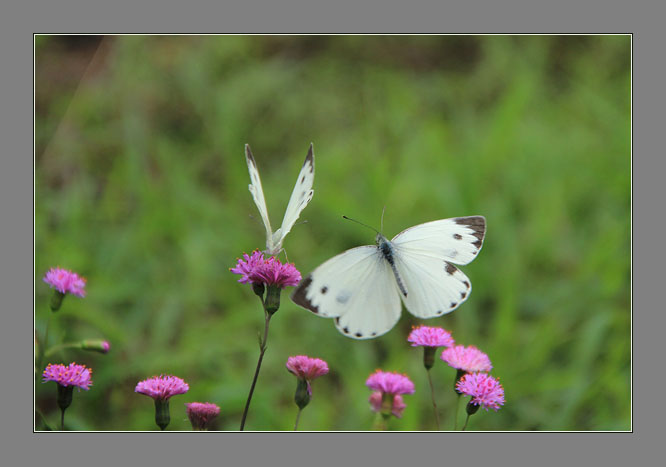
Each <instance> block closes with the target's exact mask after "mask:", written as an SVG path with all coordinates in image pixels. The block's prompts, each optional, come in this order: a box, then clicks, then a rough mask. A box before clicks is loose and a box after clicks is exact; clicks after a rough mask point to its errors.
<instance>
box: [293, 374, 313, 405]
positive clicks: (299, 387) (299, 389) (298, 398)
mask: <svg viewBox="0 0 666 467" xmlns="http://www.w3.org/2000/svg"><path fill="white" fill-rule="evenodd" d="M311 393H312V391H311V390H310V383H308V381H307V380H305V379H303V378H298V383H296V394H294V402H296V405H297V406H298V408H299V409H303V408H304V407H305V406H306V405H308V404H309V403H310V395H311Z"/></svg>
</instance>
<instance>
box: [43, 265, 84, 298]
mask: <svg viewBox="0 0 666 467" xmlns="http://www.w3.org/2000/svg"><path fill="white" fill-rule="evenodd" d="M44 282H46V283H47V284H49V286H51V288H52V289H56V290H57V291H58V292H60V293H62V294H66V293H71V294H74V295H78V296H79V297H85V295H86V291H85V290H84V288H85V286H86V280H85V279H84V278H83V277H81V276H79V275H78V274H77V273H75V272H72V271H69V270H67V269H62V268H51V269H49V270H48V272H47V273H46V275H45V276H44Z"/></svg>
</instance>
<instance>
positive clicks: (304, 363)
mask: <svg viewBox="0 0 666 467" xmlns="http://www.w3.org/2000/svg"><path fill="white" fill-rule="evenodd" d="M287 370H289V372H290V373H292V374H293V375H295V376H297V377H299V378H300V379H303V380H305V381H306V382H307V389H308V395H309V396H312V388H311V387H310V381H312V380H314V379H317V378H319V377H320V376H323V375H325V374H326V373H328V364H327V363H326V362H325V361H324V360H322V359H320V358H310V357H308V356H307V355H297V356H295V357H289V358H288V359H287Z"/></svg>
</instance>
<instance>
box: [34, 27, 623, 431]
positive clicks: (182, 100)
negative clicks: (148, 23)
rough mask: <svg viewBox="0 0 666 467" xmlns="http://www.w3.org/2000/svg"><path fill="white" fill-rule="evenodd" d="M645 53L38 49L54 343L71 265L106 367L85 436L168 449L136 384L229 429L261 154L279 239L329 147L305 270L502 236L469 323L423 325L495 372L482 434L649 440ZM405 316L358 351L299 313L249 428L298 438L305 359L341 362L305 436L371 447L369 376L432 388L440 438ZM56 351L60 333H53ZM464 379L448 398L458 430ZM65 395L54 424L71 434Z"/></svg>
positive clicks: (417, 40) (44, 260)
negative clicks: (57, 299)
mask: <svg viewBox="0 0 666 467" xmlns="http://www.w3.org/2000/svg"><path fill="white" fill-rule="evenodd" d="M630 47H631V44H630V38H629V37H627V36H591V37H585V36H566V37H554V36H518V37H503V36H480V37H474V36H461V37H456V36H443V37H438V36H414V37H411V36H396V37H393V36H379V37H373V36H332V37H328V36H314V37H309V36H294V37H291V36H268V37H261V36H223V37H212V36H195V37H186V36H177V37H169V36H159V37H142V36H118V37H104V38H102V37H85V36H75V37H67V36H55V37H49V36H37V38H36V44H35V50H36V90H35V97H36V116H35V118H36V127H35V141H36V169H35V170H36V173H35V176H36V200H35V202H36V218H35V223H36V230H35V235H36V239H35V241H36V271H35V274H36V276H35V281H36V325H37V329H38V331H39V332H40V333H41V332H43V328H44V325H45V322H46V317H47V315H48V300H49V298H50V290H49V289H48V287H47V286H46V285H45V284H43V282H41V277H42V276H43V274H44V273H45V271H46V270H47V269H48V268H49V267H51V266H55V265H60V266H62V267H67V268H71V269H73V270H75V271H77V272H79V273H81V274H83V275H85V276H86V277H87V278H88V288H87V289H88V296H87V297H86V298H85V299H78V298H72V297H69V298H67V299H66V301H65V303H64V305H63V309H62V311H60V312H59V313H58V316H57V317H56V319H55V320H54V323H53V324H54V326H53V328H52V330H51V336H52V338H53V342H61V341H70V340H76V339H82V338H88V337H104V338H107V339H109V340H110V341H111V343H112V351H111V353H109V354H108V355H104V356H102V355H90V354H81V353H77V352H73V351H70V352H68V353H63V354H61V355H60V359H53V360H52V361H54V362H55V361H64V362H69V361H72V360H75V361H77V362H80V363H86V364H88V365H89V366H92V368H93V369H94V374H93V376H94V378H93V379H94V387H93V389H92V390H90V391H89V392H86V393H81V394H76V395H75V400H74V403H73V405H72V407H71V408H70V409H69V410H68V415H67V418H68V423H69V424H70V426H71V428H72V429H83V430H90V429H99V430H152V429H155V428H156V427H155V425H154V421H153V404H152V401H150V400H149V399H148V398H147V397H145V396H142V395H137V394H135V393H134V392H133V390H134V386H135V385H136V383H137V382H138V381H139V380H140V379H144V378H146V377H149V376H152V375H155V374H159V373H173V374H175V375H178V376H180V377H182V378H184V379H185V380H186V381H187V382H189V383H190V387H191V389H190V392H189V393H188V394H186V395H184V396H177V397H175V398H174V399H172V403H171V407H172V409H171V411H172V421H171V425H170V426H169V429H185V430H187V429H188V427H189V423H188V422H187V421H186V420H185V418H186V417H185V411H184V406H183V405H182V404H184V403H185V402H191V401H211V402H215V403H217V404H218V405H220V406H221V408H222V412H221V416H220V418H219V422H218V425H217V427H218V428H219V429H222V430H236V429H237V428H238V424H239V422H240V414H241V412H242V409H243V405H244V402H245V398H246V396H247V391H248V389H249V384H250V381H251V377H252V373H253V371H254V366H255V363H256V358H257V355H258V349H257V338H256V335H257V333H258V332H259V331H260V330H261V329H262V326H263V316H262V312H261V309H260V304H259V303H258V302H257V300H256V298H255V297H254V295H253V294H252V292H251V290H250V288H249V287H247V286H242V285H239V284H237V283H236V279H237V277H236V276H234V275H232V274H230V273H229V271H228V268H229V267H231V266H233V265H234V263H235V259H236V258H237V257H238V256H240V255H241V254H242V253H243V252H249V251H251V250H253V249H255V248H263V247H264V233H263V227H262V226H261V224H260V220H259V217H258V215H257V211H256V208H255V206H254V205H253V203H252V200H251V196H250V194H249V192H248V191H247V184H248V174H247V169H246V166H245V161H244V156H243V145H244V144H245V143H249V144H250V145H251V146H252V149H253V152H254V154H255V158H256V159H257V163H258V165H259V169H260V172H261V176H262V182H263V188H264V192H265V194H266V198H267V204H268V207H269V213H270V216H271V221H272V223H273V224H274V225H279V223H280V221H281V216H282V214H283V213H284V208H285V206H286V203H287V201H288V197H289V195H290V193H291V189H292V187H293V183H294V180H295V177H296V174H297V173H298V170H299V168H300V165H301V164H302V161H303V158H304V157H305V154H306V151H307V147H308V144H309V143H310V142H311V141H313V142H314V145H315V146H314V148H315V157H316V179H315V186H314V189H315V196H314V198H313V201H312V202H311V203H310V205H309V206H308V207H307V208H306V210H305V211H304V212H303V215H302V216H301V219H302V220H307V223H304V224H298V225H296V226H295V228H294V229H293V231H292V232H291V233H290V234H289V236H288V237H287V239H286V241H285V245H284V246H285V248H286V251H287V253H288V255H289V260H290V261H292V262H295V263H296V265H297V267H299V268H300V270H301V271H302V272H303V273H307V272H309V271H311V270H312V269H314V267H316V266H317V265H318V264H320V263H321V262H322V261H324V260H325V259H327V258H329V257H331V256H333V255H335V254H337V253H339V252H341V251H343V250H344V249H347V248H350V247H354V246H358V245H362V244H371V243H372V242H373V235H372V234H371V233H369V232H368V231H367V230H365V229H363V228H359V226H358V225H355V224H352V223H349V222H345V221H343V220H342V219H341V215H343V214H345V215H349V216H351V217H354V218H356V219H359V220H361V221H364V222H366V223H369V224H371V225H377V226H378V224H379V218H380V215H381V211H382V208H383V207H384V206H386V215H385V219H384V232H385V234H386V235H387V236H389V237H391V236H393V235H394V234H396V233H397V232H399V231H401V230H402V229H404V228H406V227H409V226H412V225H415V224H419V223H422V222H426V221H430V220H434V219H441V218H446V217H456V216H465V215H473V214H483V215H485V216H486V218H487V221H488V232H487V237H486V241H485V243H484V247H483V250H482V252H481V253H480V255H479V257H478V259H477V260H476V261H474V262H473V263H471V264H470V265H468V266H466V267H464V268H463V269H464V271H465V273H466V274H467V275H468V276H469V277H470V279H471V280H472V283H473V288H474V291H473V293H472V295H471V297H470V299H469V300H468V301H467V302H466V303H465V304H464V305H463V306H462V307H461V308H460V309H459V310H457V311H455V312H454V313H452V314H450V315H446V316H444V317H442V318H438V319H433V320H428V321H426V323H427V324H429V325H440V326H444V327H446V328H447V329H449V330H451V331H452V332H453V335H454V337H455V338H456V341H457V342H458V343H461V344H465V345H470V344H474V345H476V346H478V347H479V348H481V349H482V350H484V351H486V352H487V353H488V354H489V355H490V358H491V360H492V362H493V365H494V369H493V374H495V375H497V376H499V377H500V379H501V381H502V384H503V385H504V387H505V391H506V399H507V404H506V406H505V407H504V408H502V409H501V410H500V411H499V412H497V413H493V412H490V413H486V412H485V411H480V412H479V413H478V414H477V415H475V416H474V417H472V420H471V421H470V429H472V430H474V429H479V430H627V429H629V428H630V381H631V379H630V377H631V374H630V352H631V347H630V342H631V341H630V323H631V315H630V306H631V304H630V190H631V180H630V163H631V162H630ZM417 322H418V320H417V319H415V318H414V317H412V316H411V315H409V313H407V312H405V311H403V316H402V319H401V321H400V322H399V324H398V325H397V326H396V328H394V329H393V330H392V331H391V332H390V333H388V334H387V335H385V336H383V337H381V338H378V339H375V340H370V341H355V340H351V339H348V338H346V337H344V336H342V335H341V334H339V333H338V332H337V331H336V329H335V327H334V325H333V323H332V321H330V320H325V319H322V318H319V317H317V316H314V315H312V314H311V313H309V312H306V311H305V310H302V309H300V308H298V307H297V306H296V305H294V304H293V303H292V302H291V301H290V300H289V299H288V295H287V294H283V299H282V307H281V309H280V311H279V312H278V314H277V315H276V316H275V319H273V321H272V324H271V334H270V338H269V342H268V351H267V354H266V358H265V359H264V365H263V368H262V372H261V375H260V379H259V385H258V389H257V391H256V393H255V397H254V399H253V402H252V407H251V410H250V414H249V417H248V421H247V428H248V429H250V430H252V429H257V430H263V429H270V430H288V429H291V428H292V427H293V420H294V417H295V415H296V410H295V409H296V407H295V405H294V403H293V392H294V390H295V387H296V383H295V380H294V378H293V376H291V375H290V374H289V373H288V372H287V371H286V369H285V367H284V364H285V362H286V359H287V357H288V356H289V355H294V354H308V355H310V356H316V357H320V358H323V359H325V360H327V361H328V362H329V365H330V367H331V373H330V374H329V375H327V376H326V377H322V378H321V379H319V380H317V381H316V382H315V383H314V384H313V387H314V398H313V401H312V402H311V404H310V405H309V406H308V407H307V408H306V409H305V411H304V413H303V416H302V417H301V423H300V428H301V429H303V430H323V429H325V430H368V429H370V427H371V425H372V420H373V414H371V413H370V412H369V410H368V403H367V398H368V396H369V390H368V389H367V388H366V387H365V386H364V381H365V379H366V378H367V376H368V375H369V374H370V373H371V372H372V371H373V370H374V369H375V368H378V367H381V368H383V369H385V370H396V371H400V372H406V373H408V374H409V376H410V377H411V378H412V379H413V381H414V382H415V384H416V387H417V392H416V394H415V395H413V396H407V397H406V402H407V405H408V408H407V409H406V411H405V415H404V417H403V419H401V420H393V421H392V423H391V425H390V428H391V429H395V430H419V429H432V428H433V420H432V412H431V406H430V405H429V404H430V402H429V394H428V383H427V378H426V375H425V371H424V369H423V367H422V363H421V351H420V349H412V348H411V347H409V346H408V344H407V343H406V336H407V334H408V332H409V330H410V328H411V326H412V325H413V324H416V323H417ZM40 335H41V334H40ZM454 375H455V371H454V370H453V369H450V368H448V367H446V366H445V365H444V364H443V363H442V362H440V364H438V365H436V366H435V368H434V369H433V379H434V383H435V386H436V388H438V389H439V392H438V403H439V406H440V407H441V408H442V411H443V414H442V420H443V422H442V423H443V427H444V428H447V427H448V426H449V425H450V424H451V418H450V417H451V409H452V407H453V403H454V397H453V394H452V392H451V385H452V382H453V377H454ZM54 394H55V388H53V387H51V384H49V385H41V384H40V383H38V384H37V404H38V406H39V407H40V408H41V409H42V410H43V411H44V412H45V413H46V414H47V416H50V417H51V419H55V417H56V415H57V412H56V410H57V409H56V407H55V402H54Z"/></svg>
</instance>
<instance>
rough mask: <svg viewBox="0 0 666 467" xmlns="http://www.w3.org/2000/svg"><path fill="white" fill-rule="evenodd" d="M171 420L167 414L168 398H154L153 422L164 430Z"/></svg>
mask: <svg viewBox="0 0 666 467" xmlns="http://www.w3.org/2000/svg"><path fill="white" fill-rule="evenodd" d="M170 421H171V416H170V415H169V399H155V423H157V426H159V427H160V429H161V430H164V429H165V428H166V427H167V426H168V425H169V422H170Z"/></svg>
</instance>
